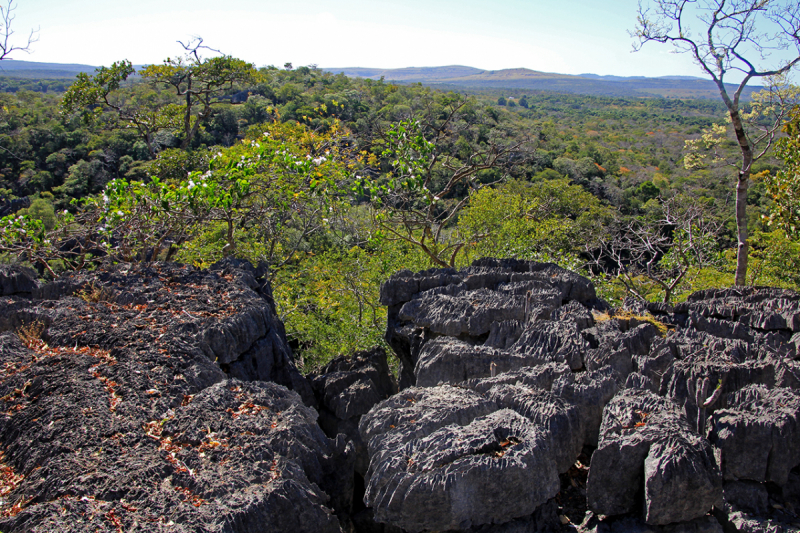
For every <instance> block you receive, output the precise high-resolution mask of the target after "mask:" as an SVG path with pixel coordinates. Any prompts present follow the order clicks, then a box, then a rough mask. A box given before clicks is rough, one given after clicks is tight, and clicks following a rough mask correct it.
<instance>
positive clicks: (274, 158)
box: [0, 50, 800, 368]
mask: <svg viewBox="0 0 800 533" xmlns="http://www.w3.org/2000/svg"><path fill="white" fill-rule="evenodd" d="M196 51H197V50H195V52H196ZM190 83H191V84H192V85H191V87H192V90H189V89H188V87H189V84H190ZM0 88H2V89H3V92H0V198H2V204H0V216H3V217H5V218H3V219H2V223H0V232H2V233H0V252H2V254H3V255H2V259H3V260H5V261H24V262H27V263H29V264H31V265H33V266H35V267H36V268H38V269H39V270H40V272H41V273H42V274H43V275H45V276H52V275H55V274H57V273H58V272H59V271H60V270H63V269H69V268H77V267H84V268H86V267H88V268H92V267H93V266H94V265H97V264H99V263H102V262H105V261H112V262H113V261H144V262H147V261H153V260H174V261H180V262H187V263H193V264H197V265H208V264H210V263H213V262H214V261H216V260H218V259H220V258H222V257H224V256H237V257H242V258H246V259H249V260H252V261H254V262H258V261H265V262H267V263H268V264H269V266H270V269H271V270H270V272H271V278H272V280H273V284H274V289H275V296H276V301H277V303H278V306H279V312H280V314H281V316H282V319H283V320H284V321H285V323H286V324H287V328H288V333H289V335H290V337H291V339H292V342H293V344H294V347H295V348H296V350H297V351H298V353H299V354H300V356H302V357H303V358H304V360H305V363H306V365H307V367H308V368H311V367H313V366H315V365H318V364H320V363H321V362H323V360H322V358H323V357H325V358H329V357H331V356H332V355H336V354H339V353H346V352H349V351H352V350H353V349H360V348H366V347H368V346H371V345H374V344H376V343H381V342H383V341H382V340H381V333H382V329H383V323H382V321H383V319H384V317H385V310H384V309H383V308H381V306H380V305H379V303H378V290H379V286H380V283H381V282H382V281H383V280H385V279H386V277H388V276H389V275H390V274H391V273H392V272H394V271H396V270H398V269H402V268H409V269H422V268H429V267H432V266H442V265H453V266H460V265H464V264H466V263H468V262H470V261H472V260H473V259H475V258H478V257H481V256H485V255H502V256H510V257H520V258H526V259H535V260H543V261H552V262H556V263H559V264H561V265H562V266H566V267H568V268H572V269H575V270H579V271H581V272H582V273H585V274H587V275H590V276H592V277H593V278H594V280H595V282H596V283H597V284H598V287H599V288H600V290H601V293H602V295H603V296H604V297H606V298H609V299H610V300H612V301H613V302H619V301H621V299H623V298H625V297H627V296H634V297H638V298H643V299H649V300H658V301H667V302H675V301H677V300H680V299H681V298H685V297H686V295H688V294H689V293H690V292H691V291H693V290H696V289H699V288H705V287H711V286H723V285H730V284H732V282H733V277H732V276H733V272H734V269H735V242H736V225H735V221H734V203H735V202H734V199H733V198H732V196H731V191H732V190H733V183H734V181H735V179H736V177H735V176H732V174H731V172H730V171H729V169H728V168H727V167H726V163H725V162H726V160H727V159H728V158H730V157H732V156H734V155H735V154H736V151H737V150H738V147H737V144H736V142H735V139H734V137H733V132H732V129H731V127H730V125H729V124H728V123H727V122H726V120H725V114H726V108H725V106H724V104H723V103H722V102H715V101H712V100H691V99H686V100H683V99H674V98H671V99H662V98H615V97H602V96H580V95H575V94H560V93H552V92H534V91H522V90H515V89H499V90H487V89H484V90H480V91H475V92H473V93H471V94H466V93H456V92H448V91H441V90H435V89H431V88H428V87H425V86H422V85H421V84H408V85H401V84H393V83H387V82H385V81H382V80H377V81H376V80H370V79H356V78H348V77H346V76H344V75H342V74H332V73H328V72H324V71H322V70H320V69H318V68H316V67H314V66H301V67H297V68H292V66H291V65H288V64H287V65H286V66H285V67H284V68H276V67H264V68H260V69H256V68H254V67H253V66H252V65H250V64H248V63H246V62H244V61H241V60H238V59H236V58H231V57H228V56H219V55H213V57H211V58H203V57H202V56H201V55H200V54H194V55H192V52H191V50H190V51H189V54H188V55H187V56H186V57H184V58H183V59H179V60H168V61H166V62H164V63H163V64H162V65H158V66H153V67H148V68H147V69H145V70H143V71H142V72H138V73H134V69H133V67H132V66H131V65H130V64H129V63H126V62H120V63H115V64H114V65H112V66H110V67H107V68H103V69H100V70H98V71H97V72H96V73H95V74H93V75H85V74H84V75H80V76H79V77H78V78H77V79H76V80H68V81H65V80H36V79H12V78H0ZM199 89H204V90H205V92H203V91H201V90H199ZM743 109H744V110H745V111H746V112H750V111H751V107H750V104H744V105H743ZM796 116H797V112H795V118H794V121H793V122H790V123H789V125H788V126H787V127H786V128H785V132H784V133H782V134H781V135H782V136H783V138H784V139H785V140H784V141H782V143H781V145H780V146H781V149H780V150H779V151H778V152H777V153H772V152H769V153H767V154H766V155H765V156H764V157H763V158H761V159H760V160H759V161H758V162H757V163H755V164H754V165H753V168H752V169H751V173H752V178H751V180H750V184H749V185H750V188H749V195H748V198H747V201H748V206H749V211H748V216H749V218H748V227H749V230H750V235H751V238H750V266H751V268H750V270H749V274H748V276H749V277H748V279H747V283H750V284H762V285H763V284H770V285H778V286H783V287H794V288H797V287H798V284H799V283H800V244H798V240H797V229H796V222H795V220H796V217H797V200H796V195H794V193H792V192H791V191H793V190H794V189H792V188H791V187H787V186H786V184H787V183H792V181H791V180H795V182H796V178H797V176H796V175H797V170H796V166H797V165H796V161H797V143H796V142H795V141H796V139H797V131H798V129H797V118H796ZM712 134H713V135H714V142H713V143H706V144H704V143H703V142H701V141H704V140H707V139H708V138H709V135H712ZM687 141H688V142H689V144H688V147H687ZM703 155H707V156H708V157H705V159H704V158H703V157H700V156H703ZM687 160H688V162H690V163H692V164H689V165H687ZM784 161H785V162H786V163H785V164H784ZM795 189H796V188H795ZM793 217H794V218H793ZM770 222H771V223H772V224H770Z"/></svg>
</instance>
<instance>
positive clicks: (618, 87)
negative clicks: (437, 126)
mask: <svg viewBox="0 0 800 533" xmlns="http://www.w3.org/2000/svg"><path fill="white" fill-rule="evenodd" d="M323 70H325V71H327V72H332V73H335V74H338V73H343V74H344V75H345V76H350V77H359V78H370V79H374V80H378V79H381V78H383V79H385V80H387V81H394V82H398V83H417V82H420V83H423V84H425V85H442V86H448V87H464V88H475V89H490V88H491V89H515V90H531V91H555V92H568V93H576V94H589V95H603V96H623V97H650V98H652V97H672V98H713V99H716V98H719V91H718V89H717V86H716V85H715V84H714V83H713V82H712V81H710V80H707V79H704V78H695V77H692V76H661V77H657V78H648V77H645V76H627V77H626V76H601V75H598V74H579V75H577V76H576V75H572V74H557V73H553V72H539V71H536V70H531V69H527V68H513V69H503V70H481V69H478V68H474V67H467V66H463V65H449V66H444V67H408V68H398V69H380V68H362V67H347V68H325V69H323ZM728 86H729V88H730V90H731V92H732V91H734V90H735V86H733V85H730V84H729V85H728ZM759 90H761V87H758V86H754V87H746V88H745V90H744V91H743V95H742V96H743V99H745V100H746V99H749V97H750V95H751V94H752V93H753V92H755V91H759Z"/></svg>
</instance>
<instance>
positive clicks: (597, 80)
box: [0, 59, 761, 100]
mask: <svg viewBox="0 0 800 533" xmlns="http://www.w3.org/2000/svg"><path fill="white" fill-rule="evenodd" d="M96 68H97V67H94V66H92V65H83V64H79V63H38V62H35V61H19V60H15V59H9V60H5V61H0V76H8V77H14V78H74V77H75V76H76V75H77V74H78V73H80V72H86V73H93V72H94V71H95V69H96ZM134 68H137V69H138V68H141V66H140V65H135V66H134ZM323 70H325V71H327V72H332V73H335V74H338V73H340V72H341V73H343V74H345V75H346V76H350V77H358V78H369V79H374V80H379V79H381V78H384V79H385V80H387V81H393V82H398V83H418V82H419V83H422V84H424V85H433V86H441V87H442V88H465V89H467V88H473V89H508V90H517V91H525V90H529V91H552V92H567V93H575V94H588V95H602V96H621V97H640V98H641V97H649V98H652V97H672V98H711V99H717V98H719V91H718V90H717V87H716V85H714V83H713V82H711V81H710V80H707V79H704V78H695V77H692V76H661V77H657V78H647V77H644V76H601V75H598V74H588V73H587V74H579V75H572V74H557V73H553V72H539V71H537V70H531V69H527V68H513V69H502V70H481V69H479V68H475V67H468V66H464V65H448V66H443V67H406V68H398V69H382V68H363V67H347V68H324V69H323ZM729 87H730V90H731V91H733V90H735V87H734V86H733V85H729ZM760 89H761V87H758V86H754V87H746V88H745V90H744V93H743V95H742V96H743V99H744V100H747V99H749V98H750V95H751V94H752V93H753V92H755V91H758V90H760Z"/></svg>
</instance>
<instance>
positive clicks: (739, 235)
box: [734, 168, 750, 285]
mask: <svg viewBox="0 0 800 533" xmlns="http://www.w3.org/2000/svg"><path fill="white" fill-rule="evenodd" d="M749 182H750V169H749V168H748V169H747V171H746V172H740V173H739V182H738V183H737V184H736V240H737V247H736V276H735V278H734V284H736V285H745V284H746V283H747V254H748V252H749V245H748V243H747V188H748V186H749V185H750V183H749Z"/></svg>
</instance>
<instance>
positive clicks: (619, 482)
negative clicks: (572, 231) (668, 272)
mask: <svg viewBox="0 0 800 533" xmlns="http://www.w3.org/2000/svg"><path fill="white" fill-rule="evenodd" d="M381 299H382V302H383V303H384V304H385V305H387V306H388V307H389V320H388V325H387V333H386V339H387V341H388V342H389V343H390V345H391V346H392V348H393V349H394V351H395V352H396V354H397V356H398V357H399V358H400V360H401V362H402V371H401V375H400V387H401V392H400V394H399V395H398V396H400V397H402V395H403V394H404V393H405V392H406V391H409V392H411V393H413V395H418V396H420V397H422V396H425V395H426V394H427V395H429V396H428V397H430V398H433V397H436V398H438V399H439V401H438V402H437V405H436V407H435V408H434V409H433V411H432V412H435V413H449V417H448V416H441V415H437V417H438V418H437V419H438V422H436V423H434V424H432V425H431V424H427V425H426V426H425V427H426V429H425V430H418V429H416V428H414V429H411V428H412V427H413V424H408V420H409V419H406V421H405V422H401V423H400V424H397V425H395V424H394V423H393V422H387V424H388V425H389V426H390V430H387V435H388V434H389V432H391V435H392V436H391V438H389V437H384V436H383V433H381V431H378V432H375V430H374V429H368V428H370V427H371V428H374V427H377V426H380V425H381V422H379V421H380V420H400V418H392V417H397V416H400V413H403V412H408V406H407V405H403V403H402V402H399V401H396V400H395V399H394V398H392V399H390V400H388V401H387V402H384V403H383V404H379V405H378V406H376V407H375V408H374V410H373V411H371V412H370V413H368V414H366V415H364V418H363V419H362V424H363V421H364V420H366V421H369V422H368V425H367V426H365V425H362V427H361V431H362V436H364V438H365V439H372V440H370V445H369V446H368V451H369V453H370V466H369V474H370V475H369V476H368V479H369V484H370V488H368V491H367V497H366V499H365V500H366V502H367V504H368V505H371V506H373V511H374V514H375V518H376V519H377V520H378V521H379V522H380V521H383V522H386V523H387V524H393V525H400V526H401V527H405V526H408V527H410V530H414V531H421V530H426V529H427V530H436V529H442V528H445V527H447V528H451V529H453V528H459V529H460V530H465V531H466V530H469V531H478V530H481V531H483V530H484V529H485V530H486V531H495V530H497V531H504V529H502V528H503V527H512V524H521V523H523V522H524V521H525V520H532V519H531V518H527V519H526V518H524V517H520V516H514V517H513V520H511V518H512V517H511V516H510V515H509V516H506V517H505V518H498V517H497V516H493V515H492V516H490V515H487V514H485V513H484V512H483V511H479V510H478V509H480V505H478V504H476V505H474V506H471V507H470V508H472V507H474V508H475V509H476V511H475V513H474V514H469V513H468V512H466V511H464V507H463V506H461V507H459V505H461V504H456V503H454V502H456V501H460V500H457V499H455V500H454V499H452V498H451V497H449V496H448V498H451V499H449V500H448V499H446V498H445V499H444V500H441V501H440V500H436V501H437V504H436V505H437V508H438V509H439V512H440V513H444V516H447V517H449V518H446V519H442V520H444V522H426V521H425V519H424V518H422V517H420V515H419V513H417V512H416V510H417V506H418V505H422V503H421V501H422V500H420V499H419V498H421V495H422V494H425V493H426V491H429V490H432V489H431V487H434V486H437V487H438V485H435V482H434V480H436V481H440V480H441V478H440V477H436V476H435V475H434V476H433V477H430V476H429V472H428V471H425V472H419V471H418V470H415V468H417V467H416V466H413V465H418V464H421V463H420V461H422V462H424V461H425V457H424V455H425V454H430V455H431V456H432V457H433V456H437V457H438V455H436V453H437V452H435V451H434V449H433V448H432V447H431V441H430V436H431V435H433V434H434V433H435V434H436V435H437V436H442V440H441V441H436V442H437V446H440V447H443V449H450V448H448V446H450V445H448V444H446V443H445V441H447V439H449V438H453V439H455V440H456V441H458V439H459V438H461V436H462V434H463V432H464V431H465V429H464V428H467V427H469V426H470V424H472V423H473V421H474V420H478V419H480V417H481V416H482V415H479V414H476V413H475V412H474V409H473V408H472V407H470V406H471V405H478V404H480V405H483V408H485V409H493V411H492V414H495V413H498V412H501V411H513V412H514V413H515V414H516V415H518V416H519V417H521V418H522V419H524V420H527V421H528V422H529V423H531V424H533V425H534V426H536V427H538V428H540V429H541V431H542V433H543V437H544V438H543V439H542V441H541V442H546V443H547V445H540V446H539V447H538V448H537V449H538V451H537V452H536V453H538V454H540V455H542V454H544V455H547V456H548V457H549V460H550V461H552V463H553V464H554V465H555V470H556V471H557V472H558V474H559V475H560V476H561V483H562V487H561V492H560V493H559V496H560V497H562V498H566V497H567V496H566V493H565V492H564V490H565V489H564V487H565V485H564V483H572V485H566V487H567V488H568V489H569V492H570V495H571V496H570V497H571V498H572V497H575V495H577V497H581V494H582V497H583V498H585V500H586V504H587V505H588V508H589V509H590V512H589V513H588V514H587V515H586V516H587V517H588V516H592V512H591V511H593V512H594V513H596V514H599V515H602V516H603V519H602V520H600V521H597V519H596V518H595V519H594V520H595V526H592V529H596V530H597V531H599V530H600V529H603V530H604V531H605V530H606V529H609V528H611V529H614V530H619V531H622V530H631V531H634V530H635V531H709V532H710V531H714V532H717V531H721V529H722V526H723V525H724V526H725V528H726V531H727V530H736V531H743V530H746V528H747V527H750V526H748V524H750V525H751V526H752V525H753V524H755V523H756V522H754V520H756V519H764V520H767V521H769V520H772V522H760V524H762V526H763V525H764V524H767V525H768V526H770V527H772V525H775V524H778V523H780V524H783V526H781V527H784V526H785V527H790V528H791V527H792V526H791V520H793V519H796V517H797V515H796V514H792V513H794V512H795V511H792V510H791V508H792V505H793V504H791V502H790V499H791V498H790V497H789V496H780V498H783V500H781V501H784V500H785V502H786V506H783V505H780V504H777V503H775V502H776V501H777V500H774V497H775V494H774V492H775V491H774V490H773V491H772V492H770V498H771V499H770V502H772V503H771V504H770V505H769V506H766V507H765V506H764V505H763V492H747V491H746V490H744V489H742V487H745V488H747V487H749V485H741V486H739V485H734V484H731V483H745V484H746V483H762V484H764V483H771V484H772V485H770V486H772V487H784V486H785V487H789V486H791V483H790V480H791V479H794V478H793V477H792V475H794V474H790V472H791V471H792V469H796V468H797V466H798V463H800V458H798V455H797V450H798V443H799V442H800V438H798V436H797V431H798V420H797V412H799V411H800V406H798V405H796V403H797V389H798V388H800V360H798V356H799V355H800V351H799V349H800V340H798V339H800V295H798V294H796V293H794V292H791V291H785V290H776V289H765V288H735V289H726V290H711V291H701V292H698V293H695V294H693V295H691V296H690V297H689V299H688V300H687V301H686V302H683V303H680V304H677V305H674V306H670V305H665V304H654V303H642V302H636V301H633V300H627V301H626V302H625V308H624V309H623V310H622V311H621V312H617V313H614V312H608V311H609V308H608V306H607V304H605V303H604V302H602V301H600V300H598V299H597V298H596V295H595V293H594V288H593V287H592V285H591V283H590V282H589V281H588V280H586V279H585V278H581V277H580V276H577V275H575V274H573V273H570V272H567V271H565V270H563V269H560V268H559V267H557V266H554V265H548V264H538V263H529V262H524V261H504V260H492V259H488V260H481V261H477V262H475V263H474V264H473V265H472V266H471V267H469V268H465V269H461V270H455V269H434V270H428V271H424V272H419V273H411V272H400V273H398V274H396V275H394V276H392V278H390V279H389V280H388V281H387V282H386V283H385V284H384V285H383V287H382V290H381ZM412 385H416V387H411V386H412ZM453 386H455V387H457V388H453ZM408 387H411V388H408ZM403 389H405V390H403ZM458 389H467V390H468V391H470V392H471V393H474V395H469V394H467V393H465V392H454V391H456V390H458ZM426 390H427V391H429V392H427V393H425V392H423V391H426ZM703 390H705V394H706V395H705V396H703V397H701V395H702V394H703V392H702V391H703ZM448 391H449V392H448ZM461 398H464V400H462V399H461ZM466 398H469V400H468V401H467V400H466ZM612 398H613V399H612ZM460 401H463V405H462V407H463V410H458V409H457V408H456V407H455V405H453V406H451V407H448V406H447V402H453V403H454V404H455V403H458V402H460ZM481 402H489V403H481ZM456 411H458V412H459V413H460V414H459V416H456V415H454V413H455V412H456ZM416 416H418V414H417V413H414V414H413V415H411V418H410V420H416V418H415V417H416ZM483 416H486V415H483ZM481 420H482V419H481ZM433 428H436V430H435V431H433V432H432V431H431V430H432V429H433ZM384 439H385V440H384ZM537 442H539V441H537ZM415 446H416V447H415ZM452 446H456V445H455V444H453V445H452ZM595 448H596V449H595ZM411 450H416V453H417V456H415V457H414V459H413V461H412V462H411V463H410V464H409V462H408V460H409V459H410V455H409V453H410V451H411ZM553 450H556V451H555V452H554V451H553ZM420 453H422V454H423V455H422V456H419V454H420ZM453 453H454V455H453V457H460V456H459V455H458V453H456V452H453ZM548 454H549V455H548ZM581 454H591V463H590V466H589V469H588V472H589V478H588V483H587V484H586V485H582V484H581V482H580V481H578V482H577V483H576V482H575V479H576V478H575V477H574V476H575V475H576V474H575V473H576V472H577V473H580V472H583V471H584V470H585V469H586V466H585V465H583V464H581V463H575V461H576V459H577V458H578V457H579V456H581V457H583V455H581ZM401 457H402V458H404V459H403V460H404V461H405V462H403V460H401ZM586 461H587V462H588V459H586ZM573 463H575V464H574V465H573ZM425 464H428V463H425ZM443 464H444V463H442V464H441V465H440V466H443ZM410 465H412V466H410ZM437 465H439V463H437ZM723 474H724V478H725V480H726V481H725V483H726V484H729V486H728V487H727V489H726V494H727V497H726V498H727V499H726V498H725V497H723ZM578 477H580V476H578ZM463 479H468V478H466V477H465V478H463ZM570 479H571V480H572V481H569V480H570ZM480 483H481V482H480V480H479V479H477V478H476V477H472V478H469V482H468V485H470V486H471V487H472V488H471V489H470V490H471V491H473V493H480V492H481V490H482V488H481V485H480ZM445 485H446V484H445ZM447 486H449V485H447ZM486 486H487V487H488V486H490V485H486ZM491 486H492V487H494V485H491ZM762 488H763V487H762ZM443 490H444V492H447V490H446V489H443ZM462 490H463V489H462ZM770 490H772V489H770ZM789 492H791V491H789V489H786V494H788V493H789ZM757 495H759V496H758V497H756V496H757ZM543 497H544V496H543ZM751 497H752V498H751ZM749 499H755V500H758V501H754V502H753V503H752V505H751V507H747V506H746V505H744V504H742V502H743V501H749ZM728 500H730V501H731V502H733V501H737V502H739V503H738V507H737V506H733V505H732V504H730V503H729V502H728ZM411 501H414V502H420V503H418V504H413V505H408V502H411ZM562 505H563V502H562V503H560V504H559V506H562ZM779 508H782V509H784V510H785V511H781V512H784V514H783V515H780V516H779V515H778V514H776V513H778V511H776V509H779ZM431 509H432V508H431ZM540 509H544V507H541V508H540ZM712 509H713V510H714V512H715V513H716V514H715V515H714V517H712V516H709V513H710V512H711V511H712ZM735 513H740V514H741V513H745V514H747V513H750V514H747V516H745V517H744V518H742V517H741V516H739V515H736V514H735ZM573 514H574V513H573ZM729 515H730V516H729ZM531 516H533V515H531ZM540 516H545V515H544V514H540ZM737 516H738V518H737ZM792 517H795V518H792ZM520 521H522V522H520ZM481 522H483V523H481ZM534 522H535V523H536V524H537V525H536V526H535V528H536V530H537V531H539V530H541V531H544V530H546V529H547V528H548V527H551V528H553V527H555V528H556V529H558V528H559V527H561V526H563V523H564V522H563V520H561V524H560V525H558V524H557V525H555V526H554V525H553V524H549V525H543V524H542V523H541V521H539V522H536V521H533V522H531V523H534ZM403 524H405V526H403ZM465 524H469V529H465V528H466V526H465ZM501 524H505V525H501ZM742 524H743V525H742ZM514 527H518V526H514ZM520 527H521V526H520ZM564 527H570V526H568V525H567V526H564ZM759 527H761V526H759ZM764 527H766V526H764ZM481 528H483V529H481ZM581 528H584V529H587V530H588V526H585V525H582V526H581V527H580V528H579V529H581ZM510 530H511V529H510ZM510 530H509V531H510Z"/></svg>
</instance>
